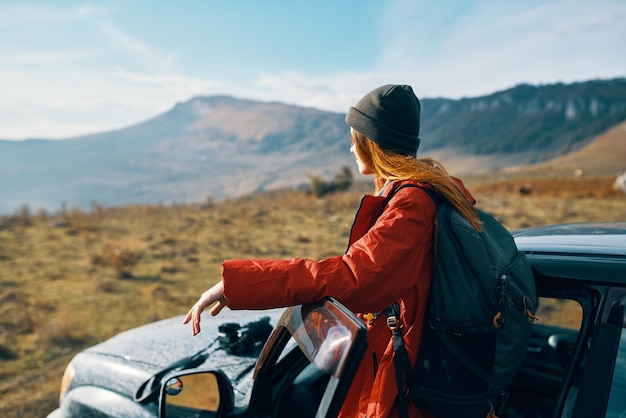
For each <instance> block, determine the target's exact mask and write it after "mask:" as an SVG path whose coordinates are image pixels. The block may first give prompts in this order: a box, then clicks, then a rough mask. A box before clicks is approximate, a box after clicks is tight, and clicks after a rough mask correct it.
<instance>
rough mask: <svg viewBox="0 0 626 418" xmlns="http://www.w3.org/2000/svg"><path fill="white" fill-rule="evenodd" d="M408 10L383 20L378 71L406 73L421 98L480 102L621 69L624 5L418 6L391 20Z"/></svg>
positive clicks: (608, 0) (609, 0)
mask: <svg viewBox="0 0 626 418" xmlns="http://www.w3.org/2000/svg"><path fill="white" fill-rule="evenodd" d="M408 7H409V5H408V0H400V1H397V2H395V3H393V6H392V7H390V9H389V11H388V15H387V16H386V17H384V19H383V22H384V25H385V27H386V28H387V29H388V31H387V32H385V34H386V35H384V36H385V42H383V44H384V45H386V46H387V47H386V48H385V49H384V50H383V51H382V52H381V55H380V57H379V59H378V62H377V66H376V67H377V69H379V70H381V71H388V72H392V71H393V72H395V73H396V74H402V75H404V76H405V77H406V79H408V80H411V82H412V84H414V85H415V86H417V90H419V91H422V94H423V95H429V96H430V95H441V96H445V97H451V98H458V97H462V96H477V95H483V94H489V93H491V92H494V91H497V90H499V89H503V88H508V87H511V86H513V85H515V84H518V83H520V82H531V83H549V82H558V81H578V80H585V79H590V78H594V77H612V76H619V75H620V74H623V72H624V68H626V58H625V57H626V56H624V54H619V51H620V50H621V49H623V46H620V44H621V43H622V42H623V40H624V39H626V25H623V24H622V23H621V22H623V21H624V20H626V2H619V1H613V0H603V1H598V2H594V3H589V2H583V1H571V0H567V1H566V0H554V1H550V2H545V1H535V2H487V1H476V2H472V3H466V2H452V1H447V2H445V1H444V2H437V3H433V2H426V1H422V2H419V4H418V6H417V7H415V8H414V9H413V10H414V13H413V14H411V12H407V13H406V15H405V16H403V17H400V18H399V19H397V20H394V19H396V18H397V17H398V16H400V15H399V10H401V9H405V8H407V10H408ZM415 11H419V13H417V14H416V13H415ZM607 57H608V58H607ZM618 57H619V58H618Z"/></svg>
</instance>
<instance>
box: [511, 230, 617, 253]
mask: <svg viewBox="0 0 626 418" xmlns="http://www.w3.org/2000/svg"><path fill="white" fill-rule="evenodd" d="M513 235H514V237H515V243H516V244H517V246H518V248H519V249H520V250H522V251H524V252H549V253H570V254H595V255H606V256H626V222H580V223H570V224H558V225H550V226H541V227H535V228H529V229H524V230H520V231H516V232H514V233H513Z"/></svg>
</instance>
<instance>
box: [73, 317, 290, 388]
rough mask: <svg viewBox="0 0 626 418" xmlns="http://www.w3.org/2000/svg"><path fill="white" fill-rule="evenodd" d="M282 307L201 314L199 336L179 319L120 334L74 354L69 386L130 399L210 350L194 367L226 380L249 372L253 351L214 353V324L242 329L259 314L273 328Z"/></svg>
mask: <svg viewBox="0 0 626 418" xmlns="http://www.w3.org/2000/svg"><path fill="white" fill-rule="evenodd" d="M282 312H283V310H282V309H277V310H271V311H262V312H261V311H230V310H228V309H225V310H224V311H222V313H221V314H220V315H219V316H218V317H211V316H210V315H208V314H206V315H203V321H202V332H201V333H200V334H198V335H197V336H195V337H194V336H192V335H191V327H190V326H189V325H183V323H182V321H183V318H184V316H178V317H174V318H170V319H165V320H162V321H158V322H154V323H151V324H147V325H143V326H141V327H138V328H134V329H130V330H128V331H125V332H122V333H120V334H118V335H116V336H114V337H112V338H110V339H108V340H106V341H104V342H102V343H100V344H97V345H95V346H92V347H90V348H88V349H86V350H84V351H82V352H81V353H79V354H77V355H76V356H75V357H74V358H73V359H72V362H71V365H72V367H73V368H74V370H75V378H74V381H73V382H72V385H71V386H72V387H77V386H82V385H89V386H96V387H100V388H105V389H108V390H111V391H114V392H117V393H120V394H123V395H124V396H130V397H132V396H133V395H134V394H135V392H136V391H137V389H138V388H139V387H140V386H141V385H142V384H143V383H144V382H146V381H147V380H148V379H150V378H151V377H152V376H153V375H154V374H156V373H159V372H161V371H163V370H165V369H167V368H168V367H169V366H171V365H172V364H175V363H177V362H180V361H181V360H183V359H185V358H187V357H190V356H193V355H194V354H196V353H198V352H200V351H202V350H204V349H206V348H207V347H209V346H210V350H209V351H210V352H211V354H210V355H209V356H208V358H207V359H206V361H205V362H204V363H202V364H200V365H197V364H196V365H195V366H194V367H196V368H201V369H205V370H207V369H208V370H210V369H221V370H222V371H224V372H225V373H226V375H227V376H228V377H229V378H231V380H233V381H236V380H237V379H238V377H239V376H240V375H241V374H242V373H243V372H245V370H248V369H250V368H251V367H252V366H253V365H254V363H255V362H256V357H257V356H258V352H255V353H252V354H250V355H247V356H236V355H232V354H228V353H227V352H226V351H224V350H220V349H217V348H218V347H219V344H217V343H216V339H217V332H218V330H217V329H218V326H219V325H220V324H223V323H225V322H236V323H239V324H241V325H244V324H246V323H248V322H252V321H256V320H258V319H260V318H261V317H263V316H269V317H270V323H272V324H275V323H276V321H277V319H278V318H279V317H280V314H281V313H282Z"/></svg>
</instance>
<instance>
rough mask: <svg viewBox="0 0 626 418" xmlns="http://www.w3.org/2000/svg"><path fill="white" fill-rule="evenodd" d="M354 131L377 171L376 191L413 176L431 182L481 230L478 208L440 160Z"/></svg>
mask: <svg viewBox="0 0 626 418" xmlns="http://www.w3.org/2000/svg"><path fill="white" fill-rule="evenodd" d="M351 132H352V142H353V143H354V145H355V151H356V152H357V154H358V156H359V158H360V159H361V161H362V162H363V163H364V164H365V165H367V166H368V167H369V168H371V169H372V171H373V172H374V176H375V178H374V185H375V187H376V192H379V191H380V190H381V189H382V188H383V186H384V185H385V184H386V183H387V182H388V181H394V180H414V181H419V182H422V183H428V184H430V185H431V186H433V187H434V188H435V190H437V191H438V192H439V193H441V194H442V195H443V197H444V198H445V199H447V200H448V201H449V202H450V203H451V204H452V205H453V206H454V207H455V208H456V209H457V210H458V211H459V213H460V214H461V215H462V216H463V217H464V218H465V219H467V221H468V222H469V223H470V224H471V225H472V227H474V229H476V230H477V231H479V232H480V231H482V224H481V222H480V219H479V218H478V212H477V211H476V208H474V206H473V204H472V202H470V201H469V200H468V198H467V196H466V195H465V193H464V192H463V190H461V188H460V187H459V185H458V184H457V183H456V182H455V181H454V179H453V178H452V177H451V176H450V175H449V174H448V172H447V171H446V170H445V168H444V167H443V166H442V165H441V164H440V163H439V162H438V161H436V160H433V159H431V158H421V159H418V158H415V157H414V156H411V155H403V154H398V153H395V152H389V151H385V150H383V149H382V148H380V147H379V146H378V145H377V144H376V143H375V142H374V141H372V140H370V139H368V138H367V137H365V136H364V135H363V134H361V133H359V132H358V131H356V130H354V129H351Z"/></svg>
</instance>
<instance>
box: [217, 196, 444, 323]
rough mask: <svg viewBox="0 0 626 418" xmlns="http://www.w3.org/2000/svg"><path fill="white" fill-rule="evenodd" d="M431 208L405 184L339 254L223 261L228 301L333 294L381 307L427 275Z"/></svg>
mask: <svg viewBox="0 0 626 418" xmlns="http://www.w3.org/2000/svg"><path fill="white" fill-rule="evenodd" d="M434 213H435V206H434V204H433V203H432V201H431V200H430V198H429V197H428V195H426V193H425V192H424V191H423V190H421V189H419V188H414V187H409V188H404V189H402V190H399V191H398V192H397V194H396V195H395V196H394V197H393V198H392V199H391V200H390V201H389V202H388V204H387V206H386V207H385V209H384V211H383V213H382V214H381V215H380V216H379V217H378V219H377V220H376V222H375V223H374V225H373V226H372V227H371V228H370V229H369V230H368V232H367V233H366V234H365V235H363V236H362V237H361V238H360V239H358V240H357V241H356V242H354V243H353V244H352V245H351V246H350V247H349V248H348V250H347V252H346V253H345V254H344V255H343V256H336V257H330V258H327V259H324V260H321V261H313V260H310V259H304V258H295V259H291V260H263V259H250V260H228V261H225V262H224V263H223V264H222V280H223V282H224V295H225V297H226V299H227V302H228V306H229V307H230V308H231V309H268V308H276V307H283V306H290V305H296V304H301V303H307V302H314V301H317V300H320V299H322V298H324V297H326V296H333V297H335V298H337V299H338V300H340V301H341V302H342V303H343V304H345V305H346V306H347V307H348V308H349V309H351V310H352V311H354V312H374V311H378V310H382V309H384V308H386V307H387V306H388V305H390V304H391V303H392V302H393V301H394V300H397V299H399V298H400V297H402V295H403V294H404V293H406V292H407V291H408V290H410V289H411V288H412V287H414V286H416V285H417V281H418V280H419V277H420V276H423V274H424V272H425V271H426V272H428V274H429V272H430V268H431V263H432V235H433V219H434Z"/></svg>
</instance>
